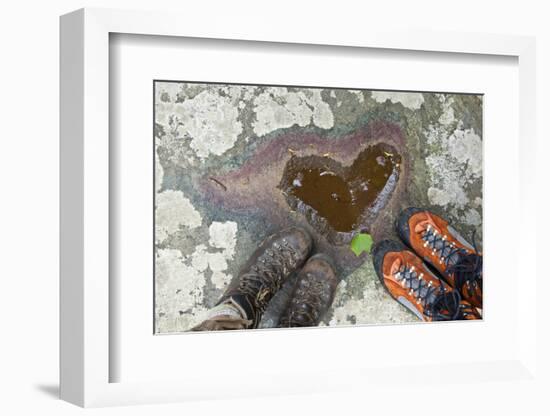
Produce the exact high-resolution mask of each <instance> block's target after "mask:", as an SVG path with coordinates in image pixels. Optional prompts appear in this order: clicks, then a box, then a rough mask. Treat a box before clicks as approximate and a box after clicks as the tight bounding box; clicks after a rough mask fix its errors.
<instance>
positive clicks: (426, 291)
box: [394, 265, 464, 321]
mask: <svg viewBox="0 0 550 416" xmlns="http://www.w3.org/2000/svg"><path fill="white" fill-rule="evenodd" d="M394 276H395V279H396V280H397V281H398V282H400V283H401V286H403V287H404V288H405V289H409V295H412V296H414V298H415V299H416V303H417V304H418V305H422V307H423V308H424V314H425V315H426V316H428V317H430V318H431V319H432V320H434V321H452V320H457V319H464V317H463V313H462V309H461V308H460V294H459V293H458V291H457V290H456V289H454V290H451V289H450V288H449V289H448V290H446V289H445V287H444V285H443V282H442V281H441V280H440V279H438V280H439V285H434V284H433V282H432V281H431V280H426V279H424V273H422V272H420V273H419V272H418V271H416V270H415V267H414V266H406V265H401V266H400V267H399V269H398V270H397V271H396V272H395V273H394Z"/></svg>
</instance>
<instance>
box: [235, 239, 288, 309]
mask: <svg viewBox="0 0 550 416" xmlns="http://www.w3.org/2000/svg"><path fill="white" fill-rule="evenodd" d="M297 259H298V253H297V252H296V250H295V249H293V248H292V247H291V246H290V245H289V244H288V243H287V242H286V240H283V242H281V243H279V242H274V243H273V245H272V247H269V248H267V249H266V250H265V251H264V252H263V253H262V255H261V256H259V257H258V259H257V261H256V263H254V264H253V265H252V266H251V267H250V269H249V271H248V272H247V273H244V274H242V275H241V277H240V279H239V290H240V291H241V292H242V293H243V294H244V295H245V296H247V297H249V298H250V299H252V301H253V304H254V306H255V308H256V309H257V310H258V312H259V313H260V314H262V313H263V312H264V311H265V309H266V308H267V304H268V303H269V301H270V300H271V298H272V297H273V295H274V294H275V292H277V291H278V290H279V289H280V288H281V285H282V283H283V280H284V277H285V276H286V275H287V274H288V273H289V271H290V270H292V269H293V268H295V266H296V264H297V263H298V260H297Z"/></svg>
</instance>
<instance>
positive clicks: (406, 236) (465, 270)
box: [396, 207, 483, 308]
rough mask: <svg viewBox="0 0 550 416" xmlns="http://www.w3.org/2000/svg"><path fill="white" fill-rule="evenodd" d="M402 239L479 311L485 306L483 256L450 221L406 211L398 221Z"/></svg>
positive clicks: (427, 212)
mask: <svg viewBox="0 0 550 416" xmlns="http://www.w3.org/2000/svg"><path fill="white" fill-rule="evenodd" d="M396 228H397V233H398V234H399V237H401V239H402V240H403V241H404V242H405V243H406V244H407V245H408V246H409V247H410V248H412V249H413V250H414V251H415V253H416V254H418V255H419V256H420V257H422V259H424V261H426V262H427V263H429V264H430V265H431V266H433V267H434V268H435V269H436V270H437V271H438V272H439V273H441V275H442V276H443V277H444V279H445V280H446V281H447V283H448V284H449V285H451V286H452V287H453V288H455V289H457V290H458V291H459V293H460V295H461V296H462V299H464V300H466V301H467V302H468V303H470V304H471V305H473V306H475V307H476V308H482V307H483V306H482V305H483V256H482V255H481V253H479V252H478V251H477V248H476V247H475V241H474V245H473V246H472V245H471V244H470V243H468V242H467V241H466V240H465V239H464V238H463V237H462V236H461V235H460V234H459V233H458V231H456V230H455V229H454V228H453V227H452V226H451V225H449V223H448V222H447V221H445V220H444V219H443V218H441V217H439V216H438V215H436V214H434V213H432V212H430V211H427V210H424V209H420V208H412V207H411V208H407V209H405V210H404V211H403V212H402V213H401V215H400V216H399V218H398V219H397V221H396Z"/></svg>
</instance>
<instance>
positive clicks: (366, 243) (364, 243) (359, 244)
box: [350, 233, 372, 256]
mask: <svg viewBox="0 0 550 416" xmlns="http://www.w3.org/2000/svg"><path fill="white" fill-rule="evenodd" d="M371 246H372V237H371V235H370V234H366V233H361V234H357V235H356V236H355V237H353V240H351V244H350V248H351V251H353V252H354V253H355V255H356V256H359V255H360V254H361V253H362V252H363V251H366V252H367V253H369V252H370V248H371Z"/></svg>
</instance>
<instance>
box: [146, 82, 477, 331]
mask: <svg viewBox="0 0 550 416" xmlns="http://www.w3.org/2000/svg"><path fill="white" fill-rule="evenodd" d="M481 128H482V97H481V96H474V95H462V94H437V93H403V92H391V91H367V90H342V89H330V88H319V89H317V88H286V87H266V86H259V87H254V86H237V85H222V84H210V85H208V84H195V83H178V82H156V83H155V152H156V153H155V164H156V165H155V192H156V195H155V206H156V215H155V248H156V250H155V257H156V258H155V265H156V275H155V289H156V291H155V293H156V298H155V323H156V332H158V333H170V332H182V331H185V330H187V329H189V328H190V327H191V326H193V325H194V324H196V323H198V322H199V321H200V320H201V319H202V318H203V317H204V314H205V313H206V311H207V310H208V308H210V307H212V306H213V305H214V304H215V302H216V301H217V299H218V298H219V296H220V295H221V293H222V292H223V290H224V288H225V287H226V286H227V284H228V283H229V282H230V281H231V279H232V278H234V277H236V276H237V274H238V271H239V268H240V265H242V264H244V263H245V261H246V259H247V258H248V256H249V255H250V253H252V252H253V251H254V248H255V246H256V245H257V244H258V243H259V242H260V241H261V240H262V239H263V238H264V237H266V236H267V235H268V234H269V233H270V232H272V231H274V230H276V229H278V228H280V227H282V226H285V225H290V224H299V225H301V226H304V227H306V228H308V229H309V230H310V232H312V234H314V238H315V244H316V249H317V250H319V251H324V252H328V253H329V254H330V255H331V256H333V258H335V259H337V263H338V269H339V270H338V271H339V275H340V277H341V279H342V281H341V282H340V284H339V286H338V290H337V295H336V298H335V301H334V303H333V307H332V308H331V310H330V311H329V312H328V313H327V315H326V316H325V319H324V322H323V323H322V325H350V324H376V323H404V322H414V321H416V320H417V318H416V317H414V316H413V315H412V314H410V313H409V312H408V311H406V310H405V309H404V308H403V307H401V306H400V305H398V304H397V303H396V302H394V301H393V300H392V299H391V298H390V297H389V295H388V294H387V293H386V292H385V291H384V288H383V287H382V286H381V284H380V283H379V282H378V278H377V277H376V275H375V273H374V269H373V267H372V262H371V260H370V258H369V255H368V254H366V253H363V254H362V255H361V256H359V257H355V255H354V254H353V253H352V252H351V250H349V248H348V247H347V246H346V245H341V246H335V245H334V244H331V243H330V242H328V241H327V239H326V238H324V237H323V236H322V235H320V234H319V233H318V232H317V230H316V229H315V228H314V227H311V225H310V223H309V222H308V221H307V219H306V217H305V216H304V214H303V213H302V212H299V211H294V210H293V209H292V208H291V206H289V204H288V202H287V200H286V198H285V196H284V195H283V193H282V192H281V189H280V188H278V186H279V184H280V182H281V177H282V173H283V171H284V168H285V165H286V163H287V162H288V160H290V159H291V158H292V157H307V156H312V155H317V156H323V155H326V157H330V158H332V159H334V160H335V161H336V162H338V163H340V164H341V165H342V166H350V165H351V164H352V163H353V161H354V160H355V158H356V157H357V155H358V154H359V153H360V151H361V150H362V149H364V148H365V147H366V146H368V145H372V144H374V143H378V142H384V143H388V144H390V145H391V146H393V148H395V149H396V150H397V151H398V153H399V154H400V156H401V158H402V164H403V166H402V168H401V174H400V177H399V181H398V184H397V188H396V189H395V190H394V192H393V194H392V196H391V198H389V200H388V203H387V204H385V205H384V207H383V208H382V209H381V210H380V212H379V213H378V215H377V216H376V218H374V219H373V221H372V225H371V229H370V230H369V231H370V232H371V234H372V235H373V237H374V239H375V241H376V240H378V239H381V238H388V237H389V238H396V237H395V233H394V232H393V228H392V226H393V220H394V219H395V216H396V215H397V214H398V212H399V211H400V210H401V209H402V208H404V207H407V206H411V205H414V206H422V207H427V208H429V209H431V210H433V211H435V212H436V213H438V214H440V215H442V216H444V217H446V218H448V219H449V220H450V221H451V222H452V224H453V225H454V226H455V228H457V229H458V230H459V231H460V232H461V233H462V234H463V235H464V236H466V237H467V238H468V239H471V236H472V233H473V232H474V231H475V232H476V238H475V240H476V244H477V245H478V247H479V248H480V249H481V240H482V214H483V212H482V147H483V145H482V131H481ZM293 211H294V212H293ZM291 283H292V281H291V280H290V281H289V282H288V283H287V285H285V287H284V288H283V290H282V291H281V293H280V294H279V295H278V296H276V298H275V299H274V300H273V301H272V305H270V308H269V309H268V311H267V313H266V314H265V316H264V319H263V321H262V325H261V326H262V327H270V326H273V325H274V324H275V323H276V321H277V319H278V314H279V313H280V310H281V308H283V307H284V304H285V302H286V296H288V293H289V292H290V288H291Z"/></svg>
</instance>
